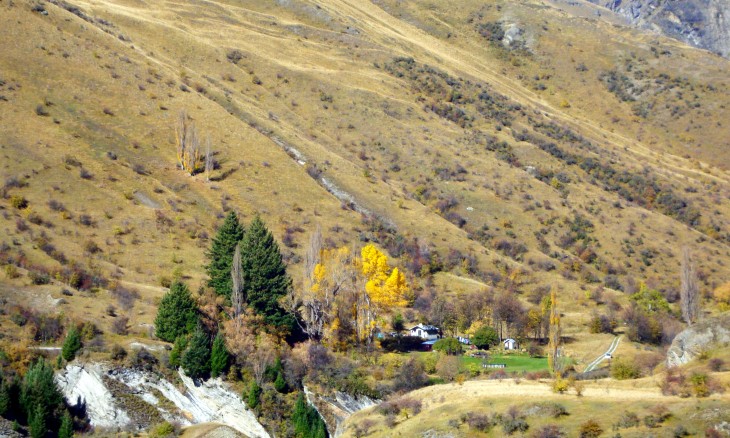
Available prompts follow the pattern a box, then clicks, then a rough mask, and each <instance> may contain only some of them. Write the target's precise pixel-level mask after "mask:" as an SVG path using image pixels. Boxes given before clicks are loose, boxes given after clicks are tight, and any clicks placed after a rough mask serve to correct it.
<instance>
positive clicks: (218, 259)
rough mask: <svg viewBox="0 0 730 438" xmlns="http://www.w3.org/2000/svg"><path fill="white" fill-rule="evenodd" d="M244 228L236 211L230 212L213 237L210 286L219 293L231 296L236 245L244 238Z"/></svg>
mask: <svg viewBox="0 0 730 438" xmlns="http://www.w3.org/2000/svg"><path fill="white" fill-rule="evenodd" d="M243 235H244V230H243V227H242V226H241V224H240V223H239V222H238V216H236V213H235V212H233V211H232V212H230V213H229V214H228V216H227V217H226V220H225V221H224V222H223V225H222V226H221V227H220V229H218V233H217V234H216V236H215V238H214V239H213V244H212V245H211V247H210V251H209V252H208V254H207V255H208V260H209V263H208V266H206V270H207V272H208V277H209V280H208V286H210V287H212V288H213V289H214V290H215V292H216V293H217V294H218V295H223V296H226V297H228V298H229V299H230V297H231V287H232V284H231V282H232V280H231V264H232V263H233V253H234V252H235V250H236V245H237V244H238V242H240V241H241V239H243Z"/></svg>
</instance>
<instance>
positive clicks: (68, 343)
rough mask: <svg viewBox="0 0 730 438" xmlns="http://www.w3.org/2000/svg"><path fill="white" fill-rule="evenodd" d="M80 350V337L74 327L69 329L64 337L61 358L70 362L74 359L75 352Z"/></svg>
mask: <svg viewBox="0 0 730 438" xmlns="http://www.w3.org/2000/svg"><path fill="white" fill-rule="evenodd" d="M80 349H81V335H80V334H79V331H78V330H77V329H76V327H71V329H70V330H69V331H68V334H67V335H66V340H65V341H63V347H62V348H61V356H63V359H64V360H65V361H67V362H68V361H72V360H74V358H75V357H76V352H78V351H79V350H80Z"/></svg>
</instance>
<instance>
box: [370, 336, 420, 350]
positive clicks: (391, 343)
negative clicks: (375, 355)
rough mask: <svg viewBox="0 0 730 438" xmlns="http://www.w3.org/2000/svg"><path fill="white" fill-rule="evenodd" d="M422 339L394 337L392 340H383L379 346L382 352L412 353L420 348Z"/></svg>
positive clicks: (416, 337)
mask: <svg viewBox="0 0 730 438" xmlns="http://www.w3.org/2000/svg"><path fill="white" fill-rule="evenodd" d="M421 344H423V339H421V338H419V337H418V336H396V337H393V338H385V339H383V340H381V341H380V346H381V347H382V348H383V350H384V351H387V352H392V351H400V352H406V351H413V350H416V349H418V348H420V347H421Z"/></svg>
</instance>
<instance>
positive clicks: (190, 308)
mask: <svg viewBox="0 0 730 438" xmlns="http://www.w3.org/2000/svg"><path fill="white" fill-rule="evenodd" d="M197 325H198V308H197V306H196V305H195V300H193V297H192V296H191V295H190V291H189V290H188V287H187V286H186V285H185V284H183V283H180V282H178V281H176V282H174V283H173V284H172V285H171V286H170V290H169V291H168V292H167V293H166V294H165V296H163V297H162V301H161V302H160V307H159V308H158V309H157V317H156V318H155V335H157V337H158V338H160V339H162V340H163V341H167V342H174V341H175V339H177V337H178V336H185V335H187V334H189V333H191V332H192V331H193V330H195V327H196V326H197Z"/></svg>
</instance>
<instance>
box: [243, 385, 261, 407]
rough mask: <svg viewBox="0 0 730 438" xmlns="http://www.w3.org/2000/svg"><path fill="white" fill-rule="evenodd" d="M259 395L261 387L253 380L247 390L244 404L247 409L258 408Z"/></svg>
mask: <svg viewBox="0 0 730 438" xmlns="http://www.w3.org/2000/svg"><path fill="white" fill-rule="evenodd" d="M260 395H261V387H260V386H259V384H258V383H256V381H255V380H254V381H253V383H251V388H250V389H249V390H248V397H247V400H246V404H247V405H248V408H249V409H256V408H257V407H258V405H259V396H260Z"/></svg>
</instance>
